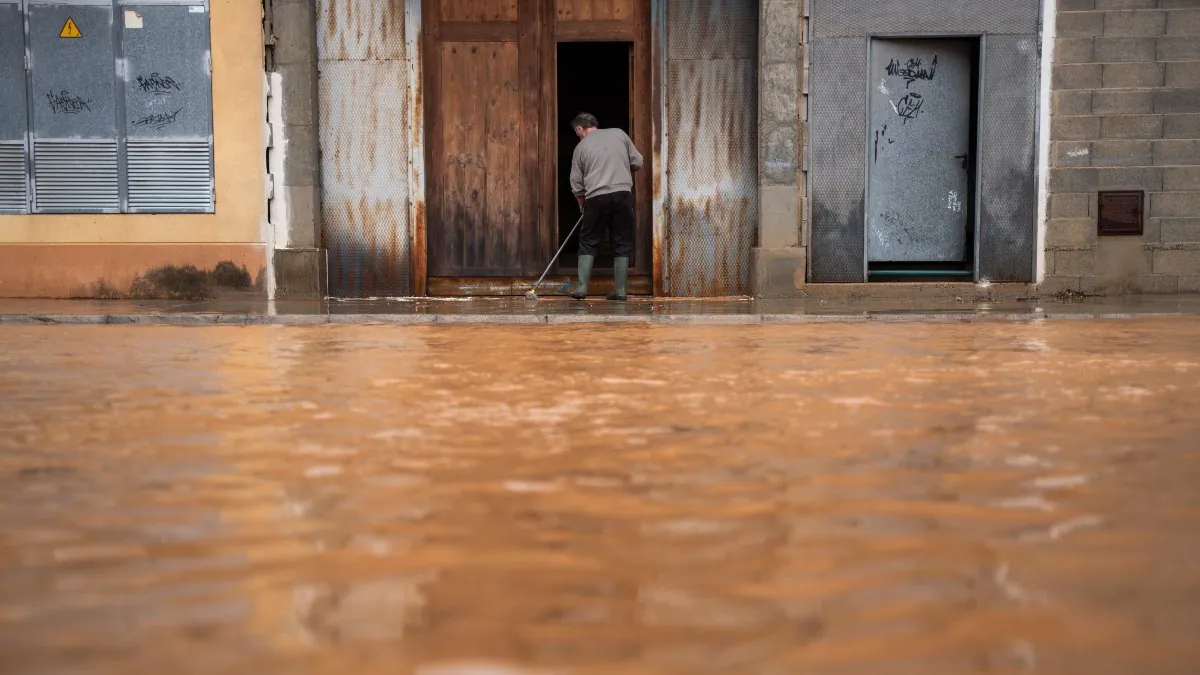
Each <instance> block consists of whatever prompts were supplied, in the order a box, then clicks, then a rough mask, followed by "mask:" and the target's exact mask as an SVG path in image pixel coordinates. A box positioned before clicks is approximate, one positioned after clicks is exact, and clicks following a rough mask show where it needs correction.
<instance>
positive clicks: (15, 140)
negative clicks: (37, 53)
mask: <svg viewBox="0 0 1200 675" xmlns="http://www.w3.org/2000/svg"><path fill="white" fill-rule="evenodd" d="M25 89H26V83H25V18H24V16H22V14H21V7H20V4H18V3H17V1H16V0H0V92H3V94H2V95H0V213H21V212H24V211H27V210H28V209H29V196H28V192H27V188H28V184H29V178H28V171H27V169H26V163H25V138H26V136H27V134H28V131H29V129H28V117H29V110H28V107H27V99H26V96H25Z"/></svg>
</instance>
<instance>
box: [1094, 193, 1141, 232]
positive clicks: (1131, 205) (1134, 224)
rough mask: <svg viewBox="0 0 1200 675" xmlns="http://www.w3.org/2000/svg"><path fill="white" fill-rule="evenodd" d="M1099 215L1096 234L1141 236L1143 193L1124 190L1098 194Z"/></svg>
mask: <svg viewBox="0 0 1200 675" xmlns="http://www.w3.org/2000/svg"><path fill="white" fill-rule="evenodd" d="M1099 202H1100V213H1099V218H1098V219H1097V227H1098V231H1097V234H1099V235H1101V236H1104V235H1141V234H1142V229H1143V226H1144V222H1145V218H1144V217H1143V216H1144V215H1145V209H1144V208H1143V205H1144V202H1145V193H1144V192H1142V191H1141V190H1124V191H1114V192H1101V193H1100V199H1099Z"/></svg>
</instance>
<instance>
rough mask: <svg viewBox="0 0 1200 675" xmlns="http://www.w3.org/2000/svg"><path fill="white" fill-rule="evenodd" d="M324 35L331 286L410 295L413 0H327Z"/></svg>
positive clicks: (320, 26)
mask: <svg viewBox="0 0 1200 675" xmlns="http://www.w3.org/2000/svg"><path fill="white" fill-rule="evenodd" d="M409 1H410V2H413V1H419V0H409ZM317 35H318V50H319V55H320V61H319V70H320V87H319V96H320V145H321V217H322V222H323V226H322V240H323V241H322V245H323V246H324V247H325V248H326V249H327V250H328V255H329V293H330V295H333V296H337V297H371V296H402V295H408V294H409V292H410V279H409V269H410V264H411V261H410V258H409V214H410V210H409V207H410V204H409V182H410V179H411V177H410V175H409V171H410V168H411V167H410V120H409V114H410V111H409V85H410V82H409V71H408V65H409V64H408V62H407V61H406V60H405V49H406V45H405V3H404V2H399V1H396V2H377V1H375V0H320V11H319V13H318V16H317ZM285 86H286V83H285Z"/></svg>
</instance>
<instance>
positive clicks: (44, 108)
mask: <svg viewBox="0 0 1200 675" xmlns="http://www.w3.org/2000/svg"><path fill="white" fill-rule="evenodd" d="M26 11H27V13H28V20H29V38H28V39H29V49H30V53H31V67H32V78H33V92H34V94H33V95H34V100H33V101H32V102H31V104H32V105H31V106H30V107H31V108H32V109H33V131H34V146H33V162H34V184H33V189H34V209H35V210H38V211H118V210H120V207H121V204H120V186H119V180H118V172H117V124H116V120H117V112H116V109H117V106H116V88H115V86H114V80H113V77H114V64H115V58H114V53H113V39H112V38H113V34H112V6H111V4H109V5H105V6H97V5H86V6H80V5H75V4H72V5H69V6H68V5H62V4H50V5H46V4H40V3H31V4H30V5H29V6H28V7H27V9H26ZM68 19H70V20H71V21H72V22H73V23H74V24H75V25H76V27H77V28H78V30H79V32H80V34H81V35H82V36H83V37H82V38H75V39H64V38H60V37H59V33H60V32H61V31H62V30H63V27H64V26H65V25H66V22H67V20H68Z"/></svg>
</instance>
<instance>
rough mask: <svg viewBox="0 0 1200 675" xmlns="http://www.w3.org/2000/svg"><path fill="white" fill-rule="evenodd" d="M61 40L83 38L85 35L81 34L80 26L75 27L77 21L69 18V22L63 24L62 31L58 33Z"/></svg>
mask: <svg viewBox="0 0 1200 675" xmlns="http://www.w3.org/2000/svg"><path fill="white" fill-rule="evenodd" d="M58 37H60V38H81V37H83V33H80V32H79V26H76V25H75V19H72V18H71V17H69V16H68V17H67V22H66V23H64V24H63V28H62V30H60V31H58Z"/></svg>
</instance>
